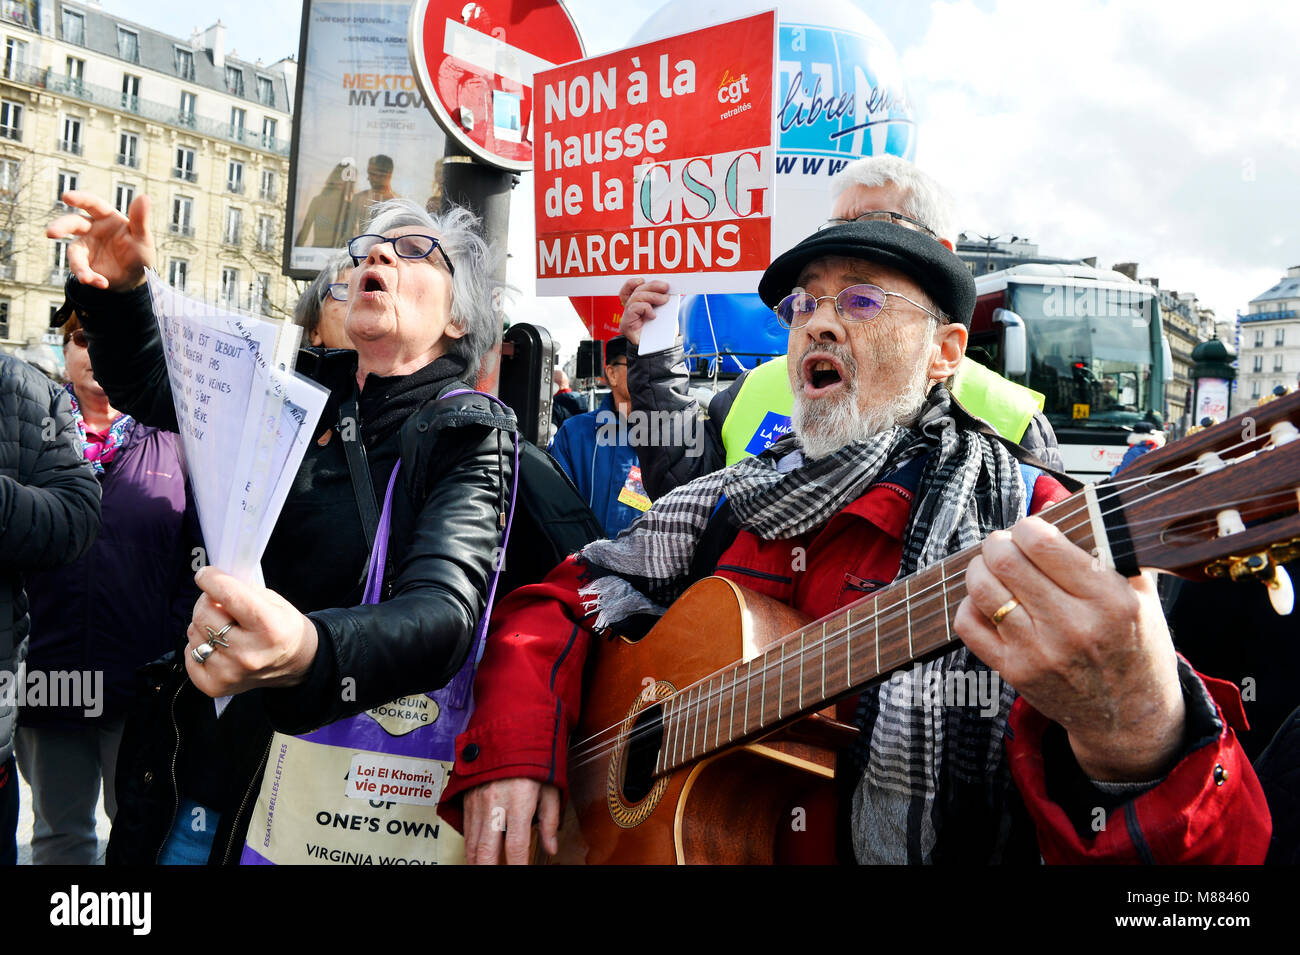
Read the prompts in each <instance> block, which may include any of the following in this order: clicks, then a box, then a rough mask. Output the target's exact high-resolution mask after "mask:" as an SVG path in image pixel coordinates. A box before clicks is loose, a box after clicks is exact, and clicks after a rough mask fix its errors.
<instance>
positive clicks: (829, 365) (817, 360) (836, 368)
mask: <svg viewBox="0 0 1300 955" xmlns="http://www.w3.org/2000/svg"><path fill="white" fill-rule="evenodd" d="M803 380H804V382H805V383H806V390H807V391H810V392H812V393H816V392H821V391H825V390H827V389H829V388H833V387H835V386H836V385H838V384H841V383H842V382H843V381H844V368H843V366H842V365H841V364H840V363H839V361H837V360H836V359H834V358H830V357H827V356H823V355H813V356H809V357H808V358H805V359H804V363H803Z"/></svg>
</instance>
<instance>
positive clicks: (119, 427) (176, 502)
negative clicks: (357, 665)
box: [15, 305, 202, 865]
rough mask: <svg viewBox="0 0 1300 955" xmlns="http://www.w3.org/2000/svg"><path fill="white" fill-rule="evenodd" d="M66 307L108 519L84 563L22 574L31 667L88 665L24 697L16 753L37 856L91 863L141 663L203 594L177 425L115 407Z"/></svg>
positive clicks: (79, 398) (78, 400) (90, 455)
mask: <svg viewBox="0 0 1300 955" xmlns="http://www.w3.org/2000/svg"><path fill="white" fill-rule="evenodd" d="M61 312H62V313H63V314H70V317H69V318H68V319H67V321H66V322H65V324H64V325H63V356H64V365H65V369H66V374H67V377H68V385H67V391H68V395H69V398H70V399H71V402H72V415H73V418H74V419H75V420H76V421H77V422H78V428H77V430H78V433H79V436H80V440H81V446H82V450H83V453H84V455H85V458H86V461H87V462H88V463H89V464H90V466H91V467H92V468H93V469H94V471H95V474H96V475H97V477H98V479H99V483H100V489H101V491H102V492H103V500H102V502H101V510H102V512H103V528H102V530H101V531H100V534H99V536H98V537H97V538H96V539H95V543H94V544H93V545H92V546H91V548H90V550H89V551H87V552H86V554H85V555H84V556H83V557H81V559H79V560H77V561H75V562H73V563H71V564H68V565H67V566H66V567H60V568H57V569H55V570H48V571H34V572H32V573H30V574H28V576H27V595H28V598H29V600H30V603H31V606H30V616H31V635H30V637H29V638H28V639H29V646H28V651H27V668H28V670H29V671H31V670H33V669H34V670H39V671H42V672H46V673H50V672H56V671H62V672H73V673H79V674H82V675H83V676H82V688H83V690H82V693H81V694H78V695H79V696H80V697H81V699H75V700H58V701H51V705H47V706H24V707H22V709H21V710H19V713H18V724H19V728H18V735H17V738H16V741H15V749H16V751H17V756H18V765H19V767H20V769H21V770H22V774H23V776H24V777H25V778H26V780H27V782H28V784H29V785H30V786H31V788H32V810H33V814H34V816H35V825H34V829H33V835H32V862H33V863H34V864H36V865H90V864H92V863H94V861H95V859H96V852H97V849H98V841H97V838H96V835H95V803H96V802H97V801H98V799H99V790H100V780H101V779H102V780H103V787H104V811H105V813H106V814H107V816H108V818H109V819H110V820H111V819H112V818H113V816H114V815H115V814H116V811H117V802H116V799H115V797H114V789H113V779H114V766H115V765H116V763H117V750H118V746H119V744H120V743H121V740H122V729H123V724H124V722H125V717H126V709H127V704H128V703H129V702H130V700H131V698H132V696H133V691H134V687H135V679H134V674H135V671H136V669H138V668H139V667H140V666H141V665H142V664H145V663H147V662H149V661H150V660H154V659H157V658H158V657H159V656H161V655H162V654H164V653H166V652H167V651H168V650H169V649H170V648H171V642H172V638H173V637H174V636H175V635H176V634H177V633H179V632H181V631H182V630H184V629H185V625H186V624H187V623H188V621H189V617H190V611H191V610H193V608H194V601H195V598H197V597H198V591H197V589H196V588H195V586H194V580H193V570H192V568H191V563H192V562H193V561H194V559H195V555H196V553H197V552H196V550H195V548H196V547H197V546H198V545H200V544H201V543H202V542H201V540H200V536H199V532H198V519H197V516H196V513H195V510H194V499H193V497H192V495H191V494H190V488H189V481H188V480H187V479H186V477H185V465H184V460H183V456H182V454H181V440H180V435H177V434H171V433H168V432H164V431H159V430H157V429H156V428H150V427H148V426H147V425H144V424H141V423H140V422H138V421H136V420H135V419H133V418H132V417H131V416H130V415H125V414H122V413H121V412H119V411H117V409H115V408H113V407H112V405H110V404H109V401H108V396H107V395H106V394H104V390H103V388H101V387H100V385H99V383H98V381H96V379H95V370H94V368H92V367H91V364H90V358H89V356H88V355H87V352H86V339H85V334H84V332H82V330H81V323H80V321H79V320H78V318H77V316H76V314H75V313H72V309H71V308H70V307H68V306H66V305H65V307H64V309H62V310H61ZM59 317H61V316H59ZM178 624H179V626H178Z"/></svg>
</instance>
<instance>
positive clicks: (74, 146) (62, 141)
mask: <svg viewBox="0 0 1300 955" xmlns="http://www.w3.org/2000/svg"><path fill="white" fill-rule="evenodd" d="M59 149H61V150H62V151H63V152H65V153H72V155H74V156H80V155H81V120H80V118H78V117H76V116H65V117H63V135H62V136H61V137H59Z"/></svg>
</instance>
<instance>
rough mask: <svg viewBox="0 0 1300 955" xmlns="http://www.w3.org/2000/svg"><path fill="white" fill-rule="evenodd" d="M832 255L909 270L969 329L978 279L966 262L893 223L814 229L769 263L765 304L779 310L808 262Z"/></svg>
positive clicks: (761, 288)
mask: <svg viewBox="0 0 1300 955" xmlns="http://www.w3.org/2000/svg"><path fill="white" fill-rule="evenodd" d="M832 256H833V257H838V258H846V259H865V260H866V261H868V262H879V263H880V264H881V265H887V266H889V267H890V268H895V269H898V270H899V271H900V272H904V273H906V274H907V275H909V276H911V278H912V279H913V280H914V281H915V282H916V283H917V285H919V286H920V287H921V288H922V289H924V290H925V293H926V294H927V295H929V296H930V298H931V299H933V301H934V303H935V304H936V305H938V306H939V308H940V309H942V310H943V311H944V313H945V314H947V316H948V317H949V318H951V319H952V320H953V321H954V322H960V323H961V324H963V325H965V326H966V327H967V328H969V327H970V320H971V315H972V314H973V313H974V311H975V279H974V278H973V277H972V276H971V273H970V270H969V269H968V268H966V265H965V263H964V262H962V260H961V259H959V258H957V256H956V254H955V253H954V252H952V251H950V250H949V249H948V248H947V247H945V246H944V245H942V244H940V243H939V242H938V241H937V240H935V239H931V238H930V237H929V236H927V235H924V234H923V233H920V232H917V231H915V230H914V229H908V228H905V227H904V226H900V225H895V224H894V223H892V222H847V223H845V224H844V225H837V226H832V227H831V228H829V229H823V230H821V231H820V232H814V233H813V234H812V235H810V236H808V238H806V239H804V240H803V241H802V242H800V243H799V244H798V245H796V246H795V247H794V248H793V249H790V250H789V251H788V252H783V253H781V255H779V256H777V259H776V261H775V262H773V263H772V264H771V265H769V266H768V267H767V271H766V272H764V273H763V278H762V279H761V280H760V281H759V283H758V294H759V295H760V296H761V297H762V299H763V303H764V304H765V305H767V306H768V308H775V307H776V305H777V303H778V302H780V301H781V299H783V298H785V297H786V296H787V295H789V294H790V292H791V290H793V289H794V288H795V286H796V285H797V284H798V282H799V273H800V272H802V271H803V269H804V266H806V265H807V264H808V263H809V262H815V261H816V260H817V259H824V258H827V257H832ZM885 291H887V292H890V291H894V290H893V289H886V290H885Z"/></svg>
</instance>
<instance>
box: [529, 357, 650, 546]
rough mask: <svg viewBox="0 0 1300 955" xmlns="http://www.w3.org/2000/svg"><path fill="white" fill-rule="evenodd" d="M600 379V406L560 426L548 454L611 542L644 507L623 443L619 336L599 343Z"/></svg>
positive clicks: (624, 399)
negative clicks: (603, 390) (603, 385)
mask: <svg viewBox="0 0 1300 955" xmlns="http://www.w3.org/2000/svg"><path fill="white" fill-rule="evenodd" d="M605 380H606V381H607V382H609V390H610V393H609V394H608V395H606V396H605V400H604V401H602V402H601V405H600V407H599V408H597V409H596V410H595V411H589V412H587V413H586V414H580V415H575V416H574V417H572V418H569V419H568V420H567V421H565V422H564V424H563V425H561V426H560V430H559V431H558V432H557V433H556V435H555V440H554V441H552V442H551V449H550V450H551V456H552V457H554V458H555V460H556V461H558V462H559V463H560V467H562V468H564V473H565V474H567V475H568V476H569V478H570V479H571V480H572V481H573V483H574V485H575V486H576V487H577V488H578V493H580V494H581V495H582V496H583V498H584V499H585V500H586V502H587V503H588V504H589V505H590V506H591V509H592V510H593V511H594V512H595V513H596V517H597V518H599V520H600V524H601V526H602V527H603V528H605V534H606V535H607V536H609V537H614V536H616V535H617V534H618V532H619V531H621V530H622V529H623V528H625V527H627V526H628V525H629V524H631V523H632V522H633V521H634V520H636V519H637V518H638V517H640V516H641V514H642V512H644V511H646V510H647V509H649V507H650V498H649V497H647V496H646V493H645V487H644V486H643V485H642V484H641V465H640V462H639V461H638V460H637V454H636V449H635V448H633V447H632V446H631V445H630V444H628V440H627V437H628V423H627V415H628V412H629V411H631V410H632V397H631V395H629V394H628V390H627V339H626V338H623V337H622V336H621V335H620V336H619V337H617V338H611V339H610V340H609V341H608V342H606V343H605Z"/></svg>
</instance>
